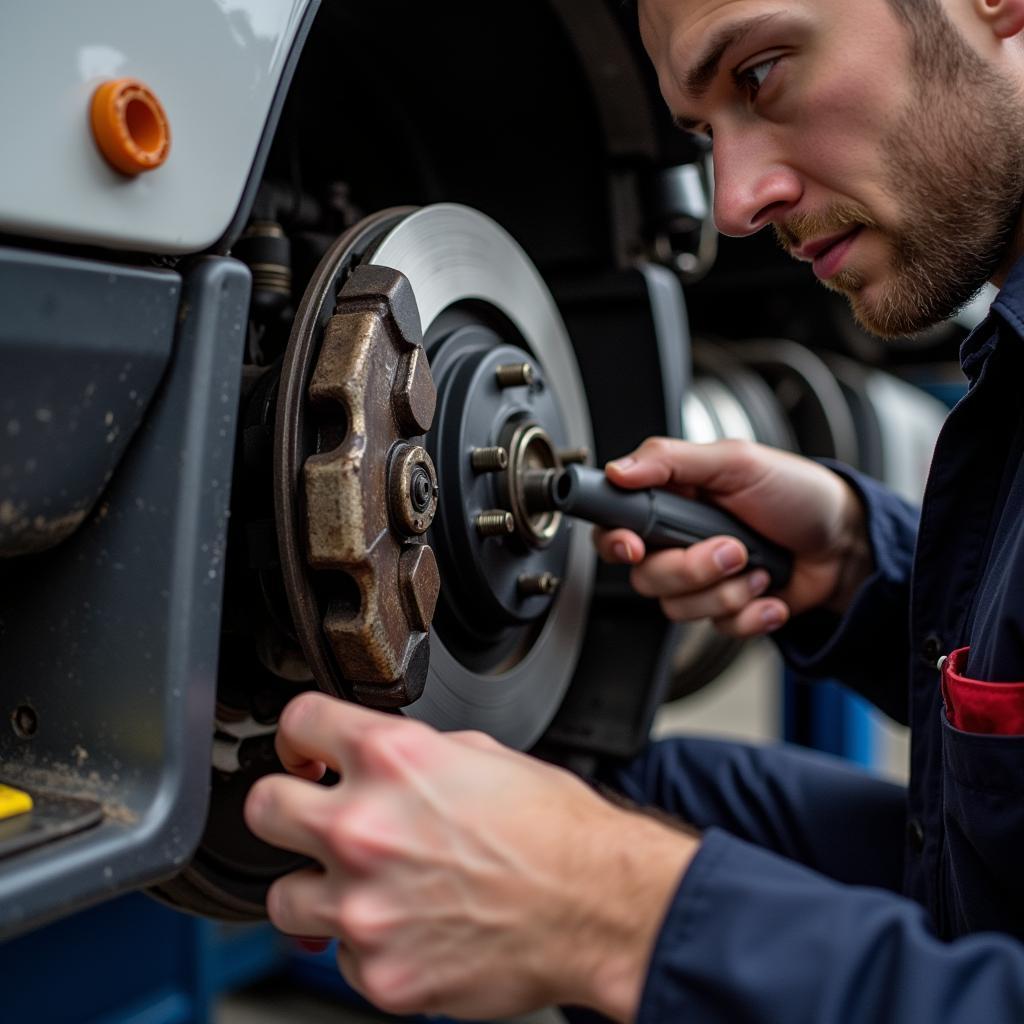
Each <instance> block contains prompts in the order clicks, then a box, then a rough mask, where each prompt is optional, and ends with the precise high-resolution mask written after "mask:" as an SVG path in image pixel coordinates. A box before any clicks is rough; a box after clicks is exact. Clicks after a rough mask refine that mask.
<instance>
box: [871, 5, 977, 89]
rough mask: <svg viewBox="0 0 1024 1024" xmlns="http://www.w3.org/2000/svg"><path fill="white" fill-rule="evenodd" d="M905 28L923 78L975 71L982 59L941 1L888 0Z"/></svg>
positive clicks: (915, 65)
mask: <svg viewBox="0 0 1024 1024" xmlns="http://www.w3.org/2000/svg"><path fill="white" fill-rule="evenodd" d="M888 3H889V6H890V7H891V8H892V11H893V13H894V14H895V15H896V17H897V18H899V20H900V21H902V22H903V24H904V25H905V26H906V27H907V30H908V32H909V35H910V46H911V56H912V58H913V62H914V68H915V69H916V70H917V71H918V72H919V74H920V75H921V76H922V77H925V78H927V79H929V80H934V79H935V76H936V74H937V73H938V74H941V75H945V76H948V77H949V78H952V79H956V78H959V77H962V76H964V75H970V74H972V73H973V74H977V73H978V71H979V68H980V67H981V61H980V60H979V58H978V56H977V54H975V53H974V51H973V50H971V48H970V47H969V46H968V45H967V41H966V40H965V39H964V38H963V36H961V34H960V32H959V31H958V30H957V28H956V26H955V25H954V24H953V22H952V21H951V20H950V17H949V15H948V14H947V13H946V8H945V5H944V4H943V0H888Z"/></svg>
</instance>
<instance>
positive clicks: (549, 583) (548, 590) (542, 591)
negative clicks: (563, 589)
mask: <svg viewBox="0 0 1024 1024" xmlns="http://www.w3.org/2000/svg"><path fill="white" fill-rule="evenodd" d="M516 583H517V589H518V591H519V596H520V597H550V596H551V595H552V594H554V593H555V592H557V590H558V588H559V587H560V586H561V585H562V581H561V580H560V579H559V578H558V577H557V576H556V575H555V574H554V573H553V572H542V573H533V574H530V575H524V576H520V577H519V579H518V580H517V581H516Z"/></svg>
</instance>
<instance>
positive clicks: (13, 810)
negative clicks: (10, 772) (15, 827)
mask: <svg viewBox="0 0 1024 1024" xmlns="http://www.w3.org/2000/svg"><path fill="white" fill-rule="evenodd" d="M31 810H32V797H30V796H29V795H28V793H23V792H22V791H21V790H20V789H14V787H13V786H5V785H3V784H2V783H0V821H3V820H4V819H5V818H14V817H17V815H19V814H25V813H26V812H28V811H31Z"/></svg>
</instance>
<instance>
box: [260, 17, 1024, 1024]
mask: <svg viewBox="0 0 1024 1024" xmlns="http://www.w3.org/2000/svg"><path fill="white" fill-rule="evenodd" d="M639 6H640V21H641V28H642V34H643V39H644V43H645V45H646V47H647V49H648V52H649V54H650V56H651V58H652V60H653V62H654V64H655V66H656V68H657V71H658V75H659V79H660V84H661V88H662V91H663V94H664V96H665V99H666V101H667V102H668V105H669V107H670V109H671V110H672V113H673V114H674V115H675V117H676V119H677V121H678V123H679V125H680V126H681V127H682V128H684V129H685V130H689V131H694V132H698V133H703V134H707V135H709V136H713V140H714V142H713V146H714V161H715V176H716V183H717V191H716V198H715V216H716V219H717V223H718V226H719V228H720V229H721V230H722V231H724V232H726V233H728V234H731V235H749V234H753V233H754V232H756V231H758V230H760V229H761V228H764V227H768V226H770V227H771V228H772V229H773V230H774V231H775V233H776V234H777V235H778V237H779V240H780V241H781V242H782V244H783V245H784V247H785V248H786V249H787V250H788V251H789V252H790V253H791V254H792V255H793V256H794V257H796V258H797V259H802V260H807V261H810V262H812V263H813V269H814V272H815V274H816V275H817V276H818V277H819V278H820V279H821V280H822V281H823V282H824V283H825V284H826V285H827V286H828V287H830V288H833V289H836V290H838V291H841V292H843V293H845V294H846V295H847V296H848V297H849V300H850V302H851V304H852V307H853V310H854V312H855V314H856V316H857V317H858V319H859V320H860V322H861V323H863V324H864V325H865V326H866V327H868V328H869V329H871V330H873V331H875V332H876V333H878V334H880V335H883V336H892V335H905V334H910V333H914V332H919V331H921V330H923V329H925V328H927V327H929V326H931V325H934V324H936V323H938V322H940V321H941V320H943V319H945V318H946V317H948V316H950V315H951V314H952V313H953V312H954V311H955V310H956V309H957V308H958V307H960V306H961V305H962V304H963V303H964V302H966V301H967V300H968V299H969V298H971V296H972V295H974V294H975V293H976V292H977V291H978V289H979V288H980V287H981V286H982V285H983V283H984V282H986V281H989V280H991V281H993V282H994V283H996V284H998V285H999V286H1000V287H1001V293H1000V295H999V298H998V300H997V301H996V303H995V305H994V307H993V310H992V312H991V314H990V316H989V319H988V320H987V321H986V322H985V323H984V324H983V325H982V326H981V327H979V328H978V330H977V331H975V332H974V334H973V335H972V336H971V337H970V338H969V339H968V340H967V342H965V344H964V347H963V352H962V361H963V367H964V370H965V373H966V375H967V377H968V378H969V381H970V390H969V392H968V394H967V396H966V397H965V399H964V400H963V401H962V402H961V403H960V404H959V405H958V406H957V408H956V409H955V410H954V411H953V412H952V413H951V415H950V417H949V420H948V422H947V425H946V427H945V428H944V430H943V432H942V435H941V438H940V440H939V443H938V446H937V449H936V453H935V459H934V464H933V469H932V474H931V478H930V481H929V484H928V489H927V493H926V497H925V503H924V508H923V512H922V514H921V517H920V519H919V518H918V515H917V513H916V512H915V511H914V510H913V509H911V508H909V507H908V506H907V505H905V504H904V503H903V502H901V501H900V500H898V499H897V498H895V497H894V496H893V495H892V494H891V493H888V492H886V491H885V490H884V489H883V488H882V487H881V486H880V485H878V484H877V483H875V482H872V481H870V480H867V479H865V478H863V477H861V476H858V475H857V474H855V473H853V472H852V471H850V470H848V469H844V468H842V467H826V466H823V465H820V464H817V463H812V462H809V461H804V460H801V459H798V458H796V457H793V456H790V455H786V454H783V453H779V452H774V451H771V450H768V449H763V448H759V447H756V446H751V445H748V444H737V443H731V442H723V443H717V444H713V445H709V446H703V447H698V446H694V445H689V444H686V443H683V442H675V441H667V440H652V441H649V442H647V443H645V444H644V445H643V446H641V448H640V449H639V450H638V451H636V452H635V453H633V455H632V456H630V457H627V458H625V459H623V460H621V461H619V462H617V463H613V464H612V465H610V466H609V467H608V473H609V475H610V476H611V477H612V479H613V480H614V481H615V482H617V483H619V484H622V485H625V486H629V487H632V486H636V487H641V486H650V485H660V486H670V487H674V488H676V489H678V490H680V491H682V492H684V493H699V494H701V495H703V496H705V497H707V498H709V499H711V500H714V501H716V502H718V503H719V504H720V505H722V506H723V507H725V508H726V509H728V510H729V511H731V512H733V513H734V514H736V515H738V516H739V517H741V518H743V519H745V520H747V521H748V522H749V523H750V524H751V525H752V526H754V527H755V528H756V529H758V530H760V531H761V532H762V533H764V534H766V535H767V536H768V537H770V538H771V539H772V540H775V541H777V542H778V543H780V544H783V545H785V546H787V547H789V548H790V549H792V550H793V552H794V553H795V573H794V576H793V579H792V582H791V584H790V585H789V586H788V587H787V588H786V590H785V591H783V592H782V593H781V594H778V595H770V594H766V593H765V590H766V587H767V581H766V579H765V578H764V577H763V576H761V575H760V574H758V573H750V572H747V571H745V569H744V565H745V559H746V552H745V551H744V550H743V549H742V547H741V546H740V545H739V544H738V543H737V542H736V541H733V540H727V539H723V538H718V539H714V540H710V541H706V542H704V543H702V544H699V545H696V546H694V547H692V548H690V549H688V550H686V551H680V550H675V551H666V552H659V553H657V554H654V555H651V556H650V557H645V552H644V550H643V545H642V544H641V542H640V540H639V538H638V537H636V536H635V535H633V534H629V533H626V532H624V531H612V532H609V533H605V534H602V535H599V536H598V537H597V544H598V548H599V551H600V553H601V554H602V556H603V557H605V558H607V559H609V560H618V561H628V562H631V563H633V564H634V569H633V582H634V585H635V587H636V588H637V590H639V591H640V592H641V593H642V594H646V595H650V596H654V597H657V598H660V600H661V603H662V607H663V608H664V610H665V613H666V614H667V615H668V616H669V617H670V618H672V619H677V620H690V619H695V618H701V617H710V618H712V619H714V620H715V621H716V622H717V624H718V626H719V628H720V629H722V630H724V631H725V632H727V633H729V634H732V635H735V636H754V635H758V634H764V633H769V632H773V633H774V634H775V636H776V638H777V640H778V643H779V645H780V647H781V649H782V651H783V652H784V654H785V655H786V657H787V658H788V659H789V661H790V663H791V664H792V665H794V666H795V667H796V668H797V669H799V671H800V672H801V673H802V674H804V675H811V676H820V677H834V678H840V679H842V680H844V681H845V682H846V683H848V684H849V685H851V686H853V687H854V688H856V689H857V690H859V691H860V692H861V693H862V694H864V695H865V696H867V697H868V698H870V699H871V700H872V701H874V702H875V703H876V704H877V705H878V706H879V707H880V708H882V709H883V710H884V711H886V712H888V713H889V714H890V715H892V716H893V717H895V718H897V719H899V720H901V721H903V722H909V723H910V725H911V726H912V729H913V746H912V769H911V782H910V786H909V789H908V790H904V789H902V788H901V787H897V786H894V785H891V784H888V783H884V782H881V781H878V780H872V779H870V778H868V777H865V776H863V775H860V774H857V773H856V772H854V771H853V770H852V769H849V768H847V767H844V766H842V765H841V764H839V763H838V762H835V761H829V760H827V759H825V758H823V757H821V756H818V755H814V754H811V753H808V752H802V753H801V752H797V751H791V750H787V749H785V748H778V749H752V748H747V747H743V746H740V745H738V744H732V743H716V742H711V741H687V740H675V741H671V742H665V743H661V744H656V745H653V746H651V747H650V748H649V749H648V750H647V751H646V752H645V753H644V754H643V755H642V756H641V757H640V758H639V759H638V760H637V761H636V762H635V763H634V764H632V765H629V766H627V767H626V768H624V769H622V770H621V771H619V772H617V773H616V774H615V775H614V776H613V777H611V778H609V779H606V780H604V781H605V782H606V783H610V784H611V785H612V786H613V787H614V788H616V789H618V790H620V791H621V792H623V793H624V794H625V795H626V796H627V797H628V798H630V799H631V800H632V801H635V803H636V804H640V805H649V806H654V807H657V808H659V809H660V810H661V811H663V812H668V813H669V814H671V815H672V816H674V817H675V818H678V819H679V820H680V821H681V822H685V823H687V824H688V826H690V827H689V828H687V827H682V828H677V827H674V826H673V825H672V824H670V823H668V822H666V821H665V820H664V818H663V817H659V816H655V815H652V814H646V813H641V812H639V811H636V810H634V809H632V808H630V807H623V806H619V805H616V804H614V803H612V802H609V801H606V800H605V799H603V798H602V797H601V796H600V795H599V794H598V792H597V790H596V788H595V787H594V786H591V785H588V784H585V783H584V782H583V781H581V780H578V779H577V778H575V777H573V776H571V775H570V774H568V773H566V772H563V771H561V770H559V769H557V768H554V767H551V766H548V765H545V764H542V763H539V762H537V761H536V760H533V759H531V758H529V757H527V756H525V755H523V754H519V753H516V752H512V751H509V750H505V749H503V748H501V747H500V746H499V745H498V744H497V743H495V742H493V741H491V740H490V739H488V738H486V737H483V736H480V735H476V734H449V735H441V734H439V733H436V732H434V731H432V730H431V729H429V728H428V727H426V726H424V725H422V724H419V723H416V722H413V721H409V720H403V719H400V718H396V717H392V716H385V715H379V714H376V713H374V712H372V711H369V710H366V709H363V708H359V707H356V706H353V705H347V704H344V703H341V702H338V701H335V700H332V699H330V698H328V697H326V696H322V695H304V696H302V697H300V698H299V699H298V700H297V701H295V702H293V703H292V704H291V705H290V706H289V707H288V708H287V709H286V711H285V713H284V716H283V717H282V719H281V723H280V732H279V735H278V750H279V752H280V755H281V759H282V761H283V763H284V765H285V767H286V768H287V769H288V770H289V771H290V773H291V775H290V776H274V777H271V778H267V779H264V780H262V781H261V782H259V783H258V784H257V785H256V786H255V787H254V789H253V791H252V793H251V795H250V798H249V801H248V804H247V819H248V821H249V823H250V826H251V827H252V829H253V830H254V831H255V832H256V833H257V834H259V835H260V836H262V837H263V838H265V839H266V840H268V841H270V842H272V843H276V844H278V845H280V846H283V847H286V848H288V849H290V850H295V851H299V852H301V853H305V854H308V855H309V856H310V857H312V858H314V859H315V860H316V861H318V862H319V863H320V864H321V865H322V868H318V869H308V870H305V871H300V872H298V873H296V874H294V875H291V876H288V877H287V878H284V879H282V880H280V881H278V882H277V883H276V884H275V885H274V887H273V888H272V889H271V891H270V895H269V899H268V906H269V913H270V916H271V919H272V920H273V921H274V922H275V924H276V925H277V926H278V927H279V928H281V929H282V930H283V931H285V932H287V933H290V934H294V935H310V936H339V937H340V940H341V943H340V950H339V954H338V959H339V965H340V967H341V969H342V971H343V972H344V974H345V975H346V977H347V978H348V979H349V980H350V981H351V982H352V983H353V985H354V986H355V987H356V988H357V989H359V990H360V991H362V992H363V993H365V994H366V995H367V996H368V997H369V998H370V999H371V1000H372V1001H373V1002H375V1003H377V1004H378V1005H380V1006H381V1007H383V1008H384V1009H387V1010H391V1011H394V1012H400V1013H407V1012H413V1011H424V1012H430V1013H442V1012H443V1013H447V1014H453V1015H456V1016H462V1017H470V1018H475V1019H480V1018H488V1017H497V1016H509V1015H512V1014H516V1013H520V1012H523V1011H526V1010H528V1009H531V1008H535V1007H539V1006H543V1005H546V1004H551V1003H562V1004H573V1005H577V1006H581V1007H587V1008H590V1009H591V1010H595V1011H598V1012H599V1013H601V1014H604V1015H606V1016H608V1017H611V1018H614V1019H617V1020H623V1021H625V1020H632V1019H637V1018H638V1019H641V1020H644V1021H667V1020H672V1021H684V1020H693V1021H702V1022H706V1021H722V1022H730V1024H732V1022H736V1021H748V1022H762V1021H763V1022H765V1024H768V1022H771V1024H780V1022H789V1021H808V1022H814V1024H826V1022H831V1021H842V1022H851V1024H852V1022H860V1021H871V1022H873V1024H875V1022H878V1021H883V1020H892V1021H928V1022H931V1024H939V1022H959V1021H964V1022H966V1021H970V1022H971V1024H974V1022H977V1021H982V1020H984V1021H1024V946H1022V944H1021V939H1022V936H1024V870H1022V866H1021V865H1022V864H1024V682H1018V681H1017V680H1022V679H1024V515H1022V512H1024V470H1022V465H1021V456H1022V450H1024V412H1022V403H1021V401H1020V382H1021V381H1022V380H1024V344H1022V341H1024V260H1022V259H1021V255H1022V252H1024V238H1022V235H1021V202H1022V197H1024V142H1022V140H1024V102H1022V98H1024V34H1022V33H1024V0H640V5H639ZM915 538H916V555H915V554H914V548H915ZM944 655H945V656H949V657H948V658H947V659H946V660H941V661H940V658H941V656H944ZM908 677H909V680H908ZM908 682H909V685H908ZM622 685H624V686H628V685H629V680H628V679H624V680H623V681H622ZM325 766H327V767H330V768H332V769H336V770H337V771H339V772H340V773H341V774H342V781H341V782H340V784H338V785H336V786H333V787H323V786H320V785H315V784H314V781H315V780H317V779H319V778H320V777H321V776H322V774H323V772H324V770H325Z"/></svg>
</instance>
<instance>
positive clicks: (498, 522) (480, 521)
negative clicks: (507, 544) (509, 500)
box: [475, 509, 516, 537]
mask: <svg viewBox="0 0 1024 1024" xmlns="http://www.w3.org/2000/svg"><path fill="white" fill-rule="evenodd" d="M475 525H476V532H477V533H479V534H480V536H481V537H506V536H508V535H509V534H510V533H514V532H515V529H516V521H515V519H514V518H513V516H512V513H511V512H505V511H503V510H502V509H492V510H491V511H489V512H481V513H480V514H479V515H478V516H477V517H476V520H475Z"/></svg>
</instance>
